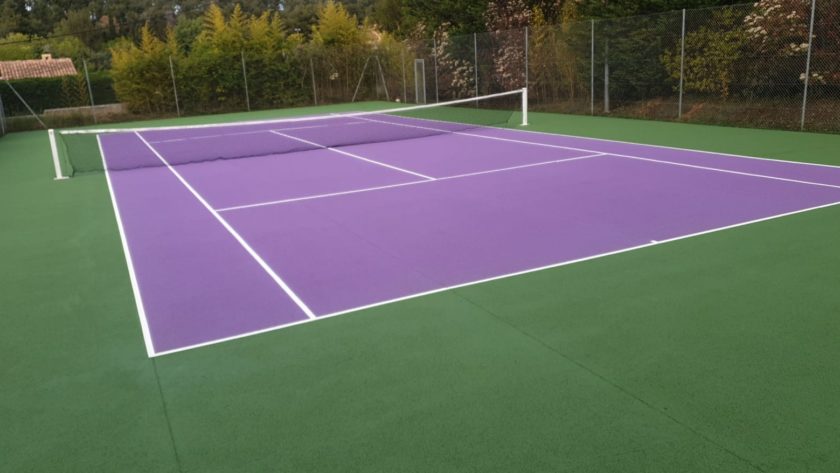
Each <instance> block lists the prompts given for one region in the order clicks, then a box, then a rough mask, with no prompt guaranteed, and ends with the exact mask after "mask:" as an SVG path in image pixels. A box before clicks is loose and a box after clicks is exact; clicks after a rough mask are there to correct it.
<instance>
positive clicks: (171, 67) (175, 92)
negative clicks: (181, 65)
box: [169, 56, 181, 117]
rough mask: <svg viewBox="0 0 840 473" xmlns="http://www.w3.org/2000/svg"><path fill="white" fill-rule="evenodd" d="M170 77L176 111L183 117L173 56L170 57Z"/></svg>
mask: <svg viewBox="0 0 840 473" xmlns="http://www.w3.org/2000/svg"><path fill="white" fill-rule="evenodd" d="M169 75H170V77H172V95H174V96H175V111H176V112H177V113H178V116H179V117H180V116H181V105H180V104H179V103H178V87H176V86H175V66H173V65H172V56H169Z"/></svg>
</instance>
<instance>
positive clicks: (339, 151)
mask: <svg viewBox="0 0 840 473" xmlns="http://www.w3.org/2000/svg"><path fill="white" fill-rule="evenodd" d="M271 132H272V133H274V134H275V135H280V136H284V137H286V138H289V139H291V140H297V141H300V142H301V143H306V144H309V145H312V146H317V147H318V148H321V149H326V150H330V151H333V152H335V153H338V154H343V155H345V156H350V157H351V158H355V159H360V160H362V161H365V162H368V163H371V164H376V165H377V166H382V167H386V168H389V169H393V170H395V171H400V172H404V173H406V174H411V175H413V176H417V177H422V178H423V179H429V180H434V179H435V178H434V177H432V176H427V175H425V174H420V173H419V172H414V171H409V170H408V169H403V168H400V167H397V166H392V165H390V164H385V163H382V162H379V161H374V160H372V159H368V158H365V157H363V156H359V155H358V154H353V153H348V152H347V151H343V150H340V149H338V148H331V147H329V146H324V145H321V144H318V143H315V142H313V141H309V140H305V139H303V138H298V137H296V136H292V135H287V134H285V133H280V132H279V131H274V130H272V131H271Z"/></svg>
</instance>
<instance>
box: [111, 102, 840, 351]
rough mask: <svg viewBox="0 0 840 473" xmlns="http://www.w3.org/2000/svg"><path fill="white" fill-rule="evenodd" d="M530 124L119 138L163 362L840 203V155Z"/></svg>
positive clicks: (147, 325)
mask: <svg viewBox="0 0 840 473" xmlns="http://www.w3.org/2000/svg"><path fill="white" fill-rule="evenodd" d="M494 99H497V97H490V98H488V99H486V100H488V101H490V102H491V103H492V100H494ZM482 100H485V99H482ZM482 100H479V101H477V102H478V103H482ZM517 103H519V102H517ZM457 105H458V104H455V105H452V106H446V105H445V106H434V107H428V108H421V109H420V110H422V111H424V112H426V115H427V116H428V115H429V113H428V112H429V111H432V112H440V111H451V110H452V109H453V107H455V106H457ZM467 105H468V106H469V105H473V106H474V103H473V102H471V101H470V102H467ZM482 105H483V104H482ZM493 105H495V106H498V105H499V104H493ZM408 110H410V109H408ZM486 110H487V109H486V107H485V108H482V109H478V110H475V111H474V112H473V113H475V114H484V113H488V112H487V111H486ZM469 112H470V110H466V111H465V110H463V109H461V110H459V113H461V114H464V113H469ZM489 113H491V114H498V113H499V111H498V110H491V111H490V112H489ZM462 116H463V115H462ZM505 116H507V114H506V115H505ZM494 118H496V119H498V117H497V116H496V117H494ZM523 129H524V127H523V128H521V129H516V128H513V129H504V128H494V127H490V126H482V125H480V124H476V123H475V120H473V121H470V122H467V123H461V122H456V121H453V120H449V121H442V120H435V119H430V118H417V117H412V116H407V115H406V113H405V111H404V110H401V111H400V113H398V114H388V113H373V114H363V115H349V116H335V117H315V118H311V119H308V120H307V119H302V120H300V119H298V120H291V121H286V122H283V121H278V122H269V123H253V124H244V125H229V126H223V127H211V128H184V129H179V128H177V127H176V128H173V129H165V130H143V131H131V130H129V131H122V132H113V133H107V134H99V136H98V140H99V143H98V144H99V146H100V147H101V155H102V158H103V159H104V162H105V166H104V167H105V168H106V169H107V170H109V172H108V177H109V182H110V188H111V194H112V199H113V201H114V203H115V211H116V213H117V214H118V215H119V220H120V226H121V228H122V234H123V240H124V246H125V253H126V255H127V258H128V266H129V268H131V272H132V279H133V283H134V291H135V297H136V299H137V307H138V313H139V317H140V319H141V324H142V326H143V331H144V336H145V338H146V346H147V350H148V352H149V354H150V356H152V355H160V354H166V353H172V352H175V351H180V350H184V349H188V348H194V347H198V346H202V345H207V344H211V343H216V342H220V341H225V340H230V339H235V338H239V337H243V336H247V335H253V334H256V333H259V332H264V331H268V330H273V329H278V328H282V327H288V326H292V325H297V324H300V323H304V322H310V321H314V320H318V319H323V318H328V317H332V316H335V315H341V314H346V313H349V312H353V311H357V310H359V309H363V308H367V307H372V306H375V305H380V304H385V303H390V302H394V301H400V300H404V299H407V298H412V297H418V296H423V295H427V294H429V293H432V292H437V291H442V290H446V289H451V288H453V287H458V286H464V285H469V284H475V283H479V282H484V281H488V280H492V279H498V278H504V277H510V276H513V275H517V274H522V273H525V272H530V271H536V270H540V269H545V268H549V267H554V266H560V265H565V264H570V263H574V262H580V261H584V260H589V259H592V258H597V257H600V256H606V255H611V254H615V253H619V252H623V251H629V250H633V249H638V248H643V247H646V246H650V245H656V244H660V243H663V242H668V241H673V240H675V239H681V238H686V237H690V236H694V235H699V234H704V233H708V232H712V231H717V230H722V229H727V228H731V227H734V226H739V225H745V224H749V223H753V222H756V221H762V220H766V219H770V218H776V217H781V216H786V215H790V214H793V213H797V212H803V211H808V210H813V209H818V208H822V207H827V206H832V205H837V204H840V168H837V167H830V166H818V165H808V164H801V163H786V162H778V161H768V160H763V159H753V158H746V157H738V156H727V155H721V154H710V153H703V152H693V151H691V150H677V149H668V148H656V147H650V146H640V145H632V144H626V143H615V142H603V141H598V140H587V139H580V138H572V137H564V136H550V135H544V134H536V133H528V132H525V131H523ZM149 189H154V192H152V193H150V192H149Z"/></svg>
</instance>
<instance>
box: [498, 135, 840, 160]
mask: <svg viewBox="0 0 840 473" xmlns="http://www.w3.org/2000/svg"><path fill="white" fill-rule="evenodd" d="M483 128H484V129H486V130H510V129H509V128H501V127H483ZM510 131H517V132H522V133H533V134H537V135H547V136H563V137H566V138H575V139H581V140H594V141H604V142H607V143H621V144H626V145H633V146H650V147H652V148H660V149H672V150H675V151H690V152H693V153H702V154H710V155H712V156H728V157H732V158H744V159H756V160H759V161H770V162H776V163H788V164H803V165H806V166H817V167H823V168H830V169H840V166H838V165H835V164H822V163H811V162H808V161H791V160H789V159H780V158H762V157H760V156H748V155H746V154H733V153H723V152H718V151H706V150H702V149H694V148H678V147H676V146H665V145H654V144H649V143H636V142H633V141H622V140H610V139H607V138H591V137H588V136H577V135H565V134H563V133H551V132H547V131H536V130H521V129H517V130H510ZM795 133H799V132H795Z"/></svg>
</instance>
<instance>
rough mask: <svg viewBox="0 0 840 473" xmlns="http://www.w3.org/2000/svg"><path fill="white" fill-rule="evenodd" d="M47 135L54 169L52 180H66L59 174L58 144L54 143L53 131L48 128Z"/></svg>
mask: <svg viewBox="0 0 840 473" xmlns="http://www.w3.org/2000/svg"><path fill="white" fill-rule="evenodd" d="M47 135H48V136H49V138H50V152H51V153H52V161H53V166H54V167H55V178H54V179H53V180H56V181H60V180H63V179H67V176H65V175H64V174H63V173H62V172H61V162H60V160H59V158H58V143H57V142H56V141H55V130H53V129H52V128H50V129H49V130H47Z"/></svg>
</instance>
